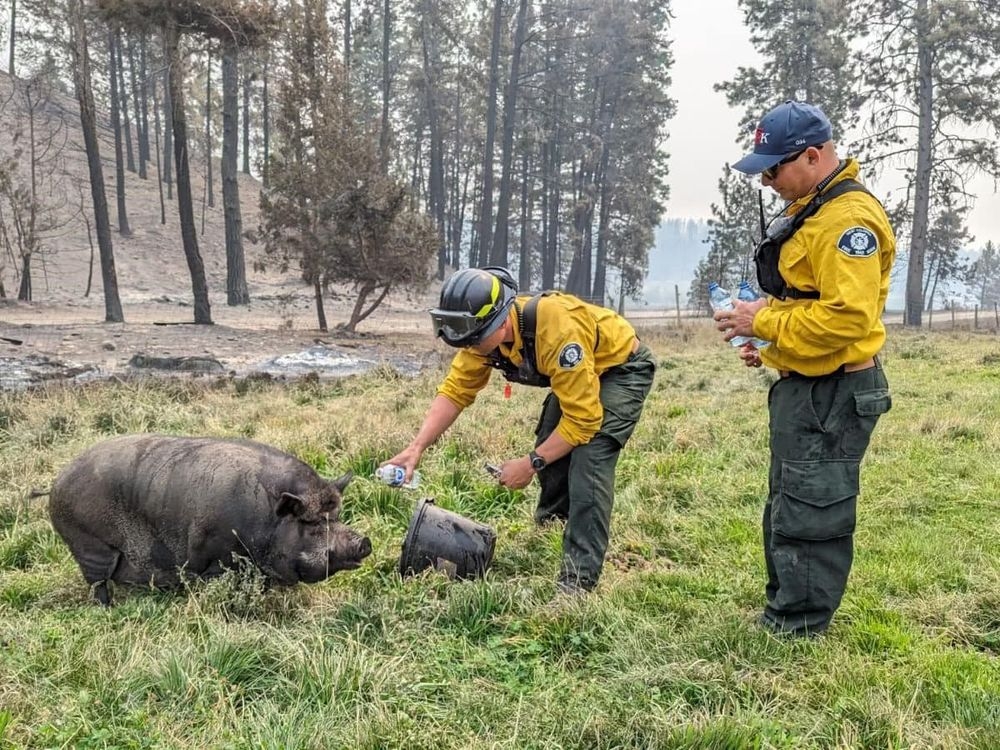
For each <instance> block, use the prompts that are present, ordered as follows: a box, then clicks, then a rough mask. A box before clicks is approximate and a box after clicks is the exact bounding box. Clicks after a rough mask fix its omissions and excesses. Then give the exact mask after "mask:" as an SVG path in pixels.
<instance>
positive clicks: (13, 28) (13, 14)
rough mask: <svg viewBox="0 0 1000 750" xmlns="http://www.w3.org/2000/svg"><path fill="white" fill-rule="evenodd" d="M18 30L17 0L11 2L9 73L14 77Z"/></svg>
mask: <svg viewBox="0 0 1000 750" xmlns="http://www.w3.org/2000/svg"><path fill="white" fill-rule="evenodd" d="M16 30H17V0H10V42H9V44H10V47H9V52H10V56H9V57H8V58H7V72H8V73H9V74H10V77H11V78H13V77H14V40H15V38H16V37H15V34H14V32H15V31H16Z"/></svg>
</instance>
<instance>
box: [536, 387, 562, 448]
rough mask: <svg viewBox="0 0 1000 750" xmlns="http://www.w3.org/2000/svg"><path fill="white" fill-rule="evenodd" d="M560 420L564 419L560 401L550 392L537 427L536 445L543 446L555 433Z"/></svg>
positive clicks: (539, 416) (543, 403)
mask: <svg viewBox="0 0 1000 750" xmlns="http://www.w3.org/2000/svg"><path fill="white" fill-rule="evenodd" d="M560 419H562V408H561V407H560V405H559V399H558V398H556V394H554V393H553V392H552V391H549V392H548V395H546V396H545V400H544V401H543V402H542V411H541V413H540V414H539V415H538V423H537V424H536V425H535V445H541V444H542V442H544V441H545V439H546V438H547V437H548V436H549V435H551V434H552V433H553V432H554V431H555V429H556V425H557V424H559V420H560Z"/></svg>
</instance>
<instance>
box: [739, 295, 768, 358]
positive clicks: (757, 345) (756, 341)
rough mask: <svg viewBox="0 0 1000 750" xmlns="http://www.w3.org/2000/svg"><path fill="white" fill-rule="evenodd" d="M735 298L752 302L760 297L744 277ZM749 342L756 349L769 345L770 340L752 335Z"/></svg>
mask: <svg viewBox="0 0 1000 750" xmlns="http://www.w3.org/2000/svg"><path fill="white" fill-rule="evenodd" d="M736 299H738V300H742V301H743V302H753V301H754V300H758V299H760V295H759V294H757V292H755V291H754V288H753V287H752V286H750V282H749V281H747V280H746V279H744V280H743V281H741V282H740V288H739V289H738V290H737V292H736ZM750 343H751V344H753V345H754V348H756V349H757V350H760V349H763V348H764V347H765V346H770V345H771V342H770V341H765V340H764V339H759V338H757V337H756V336H754V337H753V338H752V339H750Z"/></svg>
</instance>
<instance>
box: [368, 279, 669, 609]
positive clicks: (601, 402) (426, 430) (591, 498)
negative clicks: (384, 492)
mask: <svg viewBox="0 0 1000 750" xmlns="http://www.w3.org/2000/svg"><path fill="white" fill-rule="evenodd" d="M529 304H534V305H535V307H534V312H533V314H532V315H531V317H533V318H534V322H535V326H534V358H533V359H534V361H533V362H532V361H530V360H531V357H530V354H531V347H530V338H529V336H530V333H531V332H530V331H528V332H526V331H525V328H524V325H525V318H526V317H528V316H527V314H526V309H527V308H528V305H529ZM430 314H431V320H432V322H433V325H434V330H435V333H436V335H437V336H439V337H440V338H442V339H443V340H444V341H445V343H446V344H448V345H449V346H452V347H455V348H457V349H459V351H458V352H457V353H456V354H455V357H454V358H453V360H452V363H451V368H450V369H449V371H448V374H447V376H446V377H445V379H444V381H443V382H442V383H441V385H440V386H439V388H438V392H437V396H436V397H435V398H434V400H433V401H432V403H431V406H430V409H429V410H428V412H427V415H426V417H425V418H424V422H423V424H422V425H421V427H420V429H419V430H418V432H417V435H416V436H415V437H414V438H413V440H412V441H411V442H410V444H409V445H408V446H407V447H406V448H405V449H404V450H403V451H402V452H400V453H399V454H398V455H397V456H395V457H394V458H392V459H391V460H390V461H389V462H388V463H393V464H396V465H398V466H403V467H405V469H406V473H407V477H409V476H410V474H411V473H412V471H413V470H414V469H415V468H416V466H417V464H418V463H419V462H420V458H421V456H422V455H423V452H424V451H425V450H426V449H427V448H428V447H429V446H430V445H431V444H432V443H434V442H435V441H436V440H437V439H438V438H439V437H440V436H441V435H442V434H443V433H444V432H445V430H447V429H448V427H450V426H451V424H452V423H453V422H454V421H455V419H456V418H457V417H458V415H459V414H460V413H461V412H462V411H463V410H464V409H465V408H466V407H468V406H470V405H471V404H472V402H473V401H474V400H475V398H476V395H477V394H478V393H479V391H481V390H482V389H483V388H484V387H485V386H486V384H487V383H488V382H489V379H490V376H491V374H492V372H493V370H494V369H500V370H502V371H503V372H504V373H505V375H506V376H507V377H508V379H509V380H514V381H516V382H522V383H526V384H529V385H537V386H543V387H550V388H551V391H550V392H549V394H548V395H547V396H546V398H545V401H544V403H543V406H542V413H541V416H540V418H539V421H538V425H537V427H536V429H535V448H534V450H532V451H531V452H530V453H527V454H526V455H523V456H519V457H516V458H511V459H508V460H506V461H504V462H503V464H501V466H500V476H499V481H500V483H501V484H502V485H504V486H505V487H509V488H511V489H520V488H523V487H526V486H527V485H528V484H529V483H530V482H531V480H532V478H533V477H534V476H535V475H536V474H537V475H538V479H539V484H540V487H541V492H540V497H539V501H538V507H537V509H536V512H535V519H536V521H538V522H539V523H544V522H547V521H550V520H556V519H559V520H563V521H565V522H566V527H565V531H564V534H563V559H562V565H561V569H560V572H559V577H558V579H557V583H558V585H559V588H560V590H562V591H565V592H581V591H589V590H590V589H592V588H593V587H594V586H595V585H596V584H597V581H598V578H599V577H600V574H601V568H602V566H603V564H604V554H605V551H606V550H607V546H608V538H609V530H610V521H611V507H612V504H613V500H614V478H615V466H616V465H617V462H618V455H619V453H620V451H621V449H622V447H624V445H625V443H626V442H627V441H628V439H629V436H630V435H631V434H632V430H633V429H634V428H635V425H636V422H637V421H638V419H639V415H640V414H641V413H642V407H643V403H644V402H645V399H646V396H647V395H648V393H649V390H650V387H651V385H652V382H653V372H654V369H655V365H654V362H653V357H652V355H651V353H650V351H649V349H648V348H647V347H646V346H645V345H642V344H640V342H639V340H638V339H637V338H636V335H635V330H634V329H633V328H632V326H631V325H630V324H629V323H628V322H627V321H626V320H625V319H624V318H622V317H621V316H619V315H617V314H616V313H614V312H612V311H611V310H608V309H606V308H603V307H598V306H596V305H591V304H588V303H586V302H584V301H582V300H580V299H578V298H577V297H574V296H573V295H570V294H561V293H556V292H550V293H546V294H544V295H541V296H539V297H538V298H536V299H535V300H534V302H533V303H532V297H531V296H527V295H520V296H518V294H517V284H516V283H515V282H514V279H513V278H512V277H511V275H510V273H509V272H508V271H507V269H505V268H500V267H487V268H482V269H479V268H470V269H464V270H461V271H458V272H456V273H455V274H454V275H452V276H451V277H450V278H449V279H448V280H447V281H446V282H445V284H444V286H443V287H442V289H441V299H440V304H439V306H438V307H437V308H435V309H434V310H431V311H430Z"/></svg>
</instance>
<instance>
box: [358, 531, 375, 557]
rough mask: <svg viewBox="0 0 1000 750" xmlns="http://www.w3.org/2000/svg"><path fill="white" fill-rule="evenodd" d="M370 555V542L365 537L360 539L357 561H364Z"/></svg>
mask: <svg viewBox="0 0 1000 750" xmlns="http://www.w3.org/2000/svg"><path fill="white" fill-rule="evenodd" d="M371 553H372V542H371V539H369V538H368V537H366V536H363V537H361V541H360V542H358V559H359V560H364V559H365V558H366V557H368V555H370V554H371Z"/></svg>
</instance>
